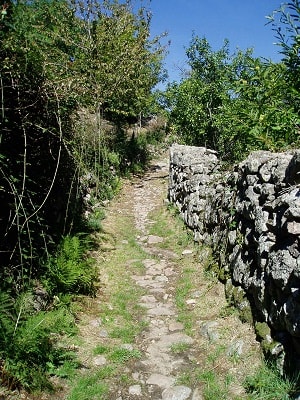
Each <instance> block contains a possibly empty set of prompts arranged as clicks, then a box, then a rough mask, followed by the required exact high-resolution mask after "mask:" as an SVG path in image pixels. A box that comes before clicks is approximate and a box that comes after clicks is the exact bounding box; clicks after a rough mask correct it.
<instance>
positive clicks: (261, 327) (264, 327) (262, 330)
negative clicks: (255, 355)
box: [255, 322, 271, 341]
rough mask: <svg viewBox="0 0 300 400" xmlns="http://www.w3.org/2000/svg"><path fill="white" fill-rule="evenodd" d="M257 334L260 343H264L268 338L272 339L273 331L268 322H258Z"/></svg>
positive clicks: (256, 325) (256, 326)
mask: <svg viewBox="0 0 300 400" xmlns="http://www.w3.org/2000/svg"><path fill="white" fill-rule="evenodd" d="M255 333H256V336H257V339H258V340H259V341H263V340H266V338H269V337H271V330H270V328H269V325H268V324H267V323H266V322H256V323H255Z"/></svg>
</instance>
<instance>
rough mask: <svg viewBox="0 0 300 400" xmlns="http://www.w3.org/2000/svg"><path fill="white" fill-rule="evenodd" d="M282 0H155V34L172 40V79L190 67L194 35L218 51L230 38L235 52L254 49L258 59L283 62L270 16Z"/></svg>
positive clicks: (152, 7) (169, 60)
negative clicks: (188, 49)
mask: <svg viewBox="0 0 300 400" xmlns="http://www.w3.org/2000/svg"><path fill="white" fill-rule="evenodd" d="M281 3H283V1H280V0H278V1H277V0H151V1H150V3H149V8H150V10H151V11H152V14H153V16H152V29H151V32H152V35H157V34H160V33H162V32H165V31H166V32H168V39H169V40H170V41H171V45H170V47H169V54H168V56H167V58H166V68H167V70H168V73H169V80H170V81H174V80H177V81H178V80H180V78H181V72H180V69H182V68H184V66H185V65H186V64H185V62H186V56H185V48H186V47H188V45H189V43H190V40H191V38H192V34H193V32H194V33H195V34H196V35H197V36H199V37H203V36H205V37H206V39H207V40H208V42H209V43H210V45H211V46H212V48H213V49H214V50H217V49H219V48H220V47H221V46H222V45H223V42H224V39H228V40H229V42H230V48H231V51H232V52H234V51H235V49H237V48H238V49H241V50H245V49H247V48H253V49H254V53H253V54H254V56H257V57H265V58H267V59H272V60H273V61H279V60H280V55H279V47H278V46H276V45H275V44H274V43H275V42H276V39H275V36H274V32H273V31H272V29H271V26H270V25H267V26H266V25H265V24H266V22H267V19H266V18H265V16H266V15H270V14H272V11H274V10H275V9H277V8H278V7H279V6H280V4H281Z"/></svg>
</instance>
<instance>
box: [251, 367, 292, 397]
mask: <svg viewBox="0 0 300 400" xmlns="http://www.w3.org/2000/svg"><path fill="white" fill-rule="evenodd" d="M244 385H245V388H246V391H247V393H248V394H249V399H250V400H290V399H293V398H295V395H296V394H297V392H298V393H299V390H300V386H299V376H298V378H297V377H296V378H294V379H290V378H287V377H284V376H282V375H280V374H279V372H278V370H277V369H276V367H275V366H274V365H268V364H264V365H262V366H261V367H260V368H259V369H258V371H257V372H256V373H255V374H253V375H252V376H249V377H247V378H246V380H245V382H244Z"/></svg>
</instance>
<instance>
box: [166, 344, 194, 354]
mask: <svg viewBox="0 0 300 400" xmlns="http://www.w3.org/2000/svg"><path fill="white" fill-rule="evenodd" d="M190 347H191V345H190V344H189V343H185V342H179V343H174V344H172V346H171V347H170V350H171V352H172V353H173V354H182V353H185V352H186V351H187V350H189V348H190Z"/></svg>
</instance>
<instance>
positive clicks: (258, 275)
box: [168, 145, 300, 365]
mask: <svg viewBox="0 0 300 400" xmlns="http://www.w3.org/2000/svg"><path fill="white" fill-rule="evenodd" d="M299 174H300V151H290V152H285V153H271V152H267V151H257V152H254V153H252V154H250V155H249V157H248V158H247V159H246V160H245V161H243V162H242V163H240V164H239V165H236V166H235V167H234V169H233V170H232V171H230V172H228V171H227V172H226V171H224V170H222V165H221V163H220V162H219V160H218V158H217V154H216V153H215V152H214V151H211V150H209V149H206V148H202V147H190V146H181V145H173V146H172V147H171V148H170V182H169V194H168V195H169V200H170V202H172V203H174V204H175V205H176V207H178V209H179V211H180V214H181V216H182V217H183V218H184V221H185V223H186V224H187V225H188V226H189V227H190V228H191V229H192V230H193V232H194V238H195V241H198V242H200V243H204V244H207V245H209V246H210V247H211V248H212V249H213V254H214V260H217V268H218V273H219V276H220V278H221V279H223V280H224V283H225V288H226V293H227V296H228V299H229V300H230V301H231V302H232V303H234V304H235V305H236V306H237V307H238V308H239V309H240V311H241V315H242V316H243V317H244V318H245V319H249V313H248V311H249V310H251V314H250V316H251V317H252V318H253V322H254V324H255V328H256V333H257V336H258V338H259V339H260V340H261V341H262V344H263V349H264V351H265V352H266V354H267V355H273V356H275V357H276V358H277V360H281V361H282V364H287V363H290V362H292V363H293V365H295V362H297V363H299V360H300V249H299V238H300V185H299V184H300V175H299Z"/></svg>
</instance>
